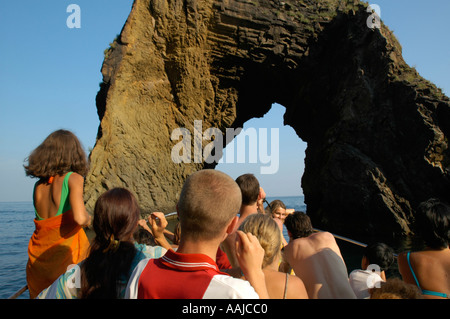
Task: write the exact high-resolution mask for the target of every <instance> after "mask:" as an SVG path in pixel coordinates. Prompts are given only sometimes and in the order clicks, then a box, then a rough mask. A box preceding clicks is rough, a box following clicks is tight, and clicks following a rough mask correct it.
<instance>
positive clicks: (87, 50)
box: [0, 0, 450, 201]
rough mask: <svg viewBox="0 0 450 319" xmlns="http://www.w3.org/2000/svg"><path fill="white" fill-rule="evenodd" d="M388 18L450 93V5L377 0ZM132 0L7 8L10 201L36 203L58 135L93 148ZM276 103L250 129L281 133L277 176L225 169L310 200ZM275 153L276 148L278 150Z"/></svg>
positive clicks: (56, 0) (4, 75) (408, 54)
mask: <svg viewBox="0 0 450 319" xmlns="http://www.w3.org/2000/svg"><path fill="white" fill-rule="evenodd" d="M72 3H75V4H77V5H79V7H80V8H81V28H79V29H69V28H68V27H67V25H66V19H67V17H68V16H69V15H70V13H67V12H66V8H67V7H68V6H69V5H70V4H72ZM371 3H375V4H378V5H379V6H380V8H381V19H382V20H383V21H384V23H385V24H387V25H388V26H389V27H390V29H391V30H393V31H394V34H395V35H396V36H397V38H398V39H399V41H400V43H401V45H402V47H403V55H404V58H405V60H406V61H407V63H408V64H409V65H411V66H414V67H416V69H417V70H418V71H419V73H420V74H421V75H422V76H423V77H425V78H426V79H428V80H431V81H432V82H434V83H435V84H436V85H437V86H438V87H440V88H442V89H443V91H444V93H445V94H446V95H447V96H448V95H450V76H449V74H450V41H449V40H450V39H449V37H450V36H449V34H450V26H449V23H448V14H449V12H450V1H448V0H429V1H418V0H383V1H381V0H378V1H377V0H374V1H373V2H371ZM131 5H132V0H70V1H64V0H40V1H39V0H26V1H6V0H1V2H0V30H2V32H1V34H2V41H0V180H1V181H2V183H0V201H29V200H31V192H32V187H33V184H34V182H35V180H33V179H31V178H28V177H26V176H25V173H24V170H23V166H22V165H23V163H24V159H25V158H26V157H27V156H28V154H29V153H30V151H31V150H33V149H34V148H35V147H36V146H37V145H38V144H39V143H40V142H42V140H43V139H44V138H45V137H46V136H47V135H48V134H50V133H51V132H52V131H54V130H56V129H59V128H65V129H69V130H71V131H73V132H74V133H75V134H76V135H77V136H78V137H79V138H80V140H81V142H82V143H83V145H84V147H85V149H86V150H87V149H88V148H90V147H93V146H94V144H95V137H96V134H97V129H98V125H99V119H98V116H97V110H96V106H95V96H96V94H97V92H98V89H99V86H98V85H99V83H100V82H101V80H102V76H101V73H100V68H101V65H102V62H103V51H104V50H105V49H106V48H107V47H108V46H109V43H110V42H112V41H113V39H114V38H115V37H116V35H117V34H119V33H120V31H121V29H122V27H123V24H124V23H125V21H126V18H127V16H128V14H129V12H130V10H131ZM283 114H284V107H282V106H279V105H275V106H274V107H273V108H272V110H271V111H269V113H268V114H266V116H265V117H264V118H262V119H253V120H250V121H249V122H247V123H246V125H245V126H244V128H247V127H255V128H268V129H269V131H270V128H279V133H280V138H279V140H280V143H279V151H280V164H279V167H280V168H279V170H278V172H277V174H273V175H261V174H259V171H260V166H261V164H220V165H219V166H218V167H217V168H218V169H220V170H223V171H225V172H227V173H228V174H230V175H231V176H232V177H233V178H235V177H237V176H238V175H240V174H242V173H246V172H252V173H255V175H256V176H257V177H258V178H259V179H260V182H261V184H262V186H263V187H264V189H265V190H266V193H267V194H268V195H269V196H281V195H286V196H289V195H300V194H302V190H301V188H300V180H301V176H302V173H303V169H304V150H305V148H306V144H305V143H303V142H302V141H301V140H300V139H298V138H297V136H296V135H295V133H294V130H293V129H292V128H290V127H285V126H283V119H282V116H283ZM269 151H270V147H269Z"/></svg>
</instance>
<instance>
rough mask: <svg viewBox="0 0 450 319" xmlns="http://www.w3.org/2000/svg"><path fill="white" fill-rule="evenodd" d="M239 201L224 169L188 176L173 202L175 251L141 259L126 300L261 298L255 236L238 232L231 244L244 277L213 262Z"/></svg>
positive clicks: (261, 253)
mask: <svg viewBox="0 0 450 319" xmlns="http://www.w3.org/2000/svg"><path fill="white" fill-rule="evenodd" d="M241 201H242V195H241V192H240V190H239V187H238V185H237V184H236V182H235V181H234V180H233V179H232V178H231V177H229V176H228V175H226V174H225V173H222V172H220V171H216V170H213V169H204V170H200V171H197V172H195V173H193V174H191V175H189V176H188V178H187V179H186V181H185V183H184V185H183V188H182V190H181V193H180V198H179V201H178V204H177V213H178V217H179V219H180V225H181V236H180V244H179V246H178V249H177V251H176V252H175V251H173V250H169V251H168V252H167V253H166V255H164V257H162V258H159V259H153V260H152V259H150V260H149V259H145V260H142V261H141V262H140V263H139V264H138V265H137V266H136V268H135V270H134V271H133V274H132V276H131V278H130V281H129V283H128V287H127V291H126V295H125V296H126V298H130V299H136V298H138V299H228V298H239V299H240V298H245V299H247V298H250V299H253V298H258V297H260V298H267V297H268V293H267V288H266V285H265V279H264V273H263V271H262V269H261V264H262V260H263V257H264V250H263V248H262V247H261V245H260V244H259V242H258V240H257V239H256V237H255V236H253V235H252V234H245V233H243V232H242V231H238V232H237V234H238V237H237V241H236V243H235V245H236V255H237V258H238V261H239V266H240V267H241V270H242V272H243V273H244V275H245V278H246V279H247V280H248V281H245V280H242V279H237V278H233V277H231V276H229V275H227V274H225V273H223V272H221V271H220V269H219V267H218V265H217V263H216V261H215V260H216V255H217V250H218V248H219V245H220V243H221V242H222V241H223V240H224V239H225V238H226V237H227V235H228V234H229V233H230V232H231V231H232V230H233V229H234V226H235V225H236V223H237V211H238V210H239V207H240V206H241Z"/></svg>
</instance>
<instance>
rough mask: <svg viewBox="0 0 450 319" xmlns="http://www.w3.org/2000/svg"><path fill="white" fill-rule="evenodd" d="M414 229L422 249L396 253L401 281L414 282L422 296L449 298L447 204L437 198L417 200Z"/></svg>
mask: <svg viewBox="0 0 450 319" xmlns="http://www.w3.org/2000/svg"><path fill="white" fill-rule="evenodd" d="M415 218H416V219H415V230H416V233H417V235H418V236H420V237H421V238H422V239H423V241H424V243H425V245H426V248H425V249H424V250H422V251H416V252H410V251H408V252H404V253H401V254H400V255H399V256H398V267H399V271H400V274H401V275H402V278H403V280H404V281H405V282H407V283H410V284H415V285H417V287H419V289H420V290H421V291H422V294H423V296H424V298H427V299H442V298H450V249H449V242H450V206H449V205H448V204H447V203H444V202H443V201H440V200H439V199H435V198H432V199H429V200H427V201H425V202H423V203H421V204H420V205H419V207H418V209H417V211H416V216H415Z"/></svg>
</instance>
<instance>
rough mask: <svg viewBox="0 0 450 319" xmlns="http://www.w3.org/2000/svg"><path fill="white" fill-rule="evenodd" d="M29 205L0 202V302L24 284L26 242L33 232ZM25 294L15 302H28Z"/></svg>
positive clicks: (31, 206)
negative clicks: (22, 300)
mask: <svg viewBox="0 0 450 319" xmlns="http://www.w3.org/2000/svg"><path fill="white" fill-rule="evenodd" d="M33 219H34V208H33V203H32V202H10V203H2V202H0V298H8V297H10V296H11V295H13V294H14V293H15V292H16V291H18V290H19V289H20V288H22V287H23V286H25V285H26V284H27V281H26V273H25V267H26V265H27V260H28V253H27V250H28V242H29V240H30V237H31V235H32V233H33V231H34V222H33ZM29 297H30V295H29V293H28V291H26V292H25V293H23V294H22V295H21V296H20V297H19V298H20V299H25V298H29Z"/></svg>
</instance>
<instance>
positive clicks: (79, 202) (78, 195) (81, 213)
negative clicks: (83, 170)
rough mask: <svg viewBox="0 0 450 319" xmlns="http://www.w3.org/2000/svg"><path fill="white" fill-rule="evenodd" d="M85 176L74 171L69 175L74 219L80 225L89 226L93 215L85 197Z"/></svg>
mask: <svg viewBox="0 0 450 319" xmlns="http://www.w3.org/2000/svg"><path fill="white" fill-rule="evenodd" d="M83 185H84V178H83V176H81V175H80V174H77V173H73V174H72V175H70V177H69V201H70V206H71V207H72V212H73V219H74V220H75V222H76V223H77V224H78V225H80V226H89V225H90V223H91V216H90V215H89V214H88V212H87V211H86V207H85V206H84V199H83Z"/></svg>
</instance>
